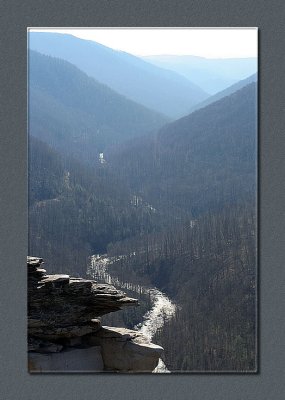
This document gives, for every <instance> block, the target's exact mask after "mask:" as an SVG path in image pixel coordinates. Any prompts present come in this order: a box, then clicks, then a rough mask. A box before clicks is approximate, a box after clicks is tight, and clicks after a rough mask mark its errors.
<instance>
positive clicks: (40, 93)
mask: <svg viewBox="0 0 285 400" xmlns="http://www.w3.org/2000/svg"><path fill="white" fill-rule="evenodd" d="M167 121H168V119H167V118H166V117H165V116H163V115H161V114H158V113H156V112H154V111H152V110H149V109H146V108H145V107H143V106H141V105H139V104H136V103H134V102H132V101H131V100H128V99H126V98H125V97H123V96H121V95H119V94H117V93H115V92H114V91H112V90H111V89H109V88H108V87H107V86H105V85H102V84H100V83H98V82H96V81H95V80H94V79H93V78H90V77H88V76H87V75H85V74H84V73H83V72H82V71H80V70H79V69H77V68H76V67H75V66H73V65H72V64H70V63H68V62H66V61H63V60H60V59H56V58H52V57H48V56H44V55H42V54H39V53H36V52H33V51H30V52H29V132H30V134H31V135H33V136H35V137H38V138H39V139H41V140H43V141H45V142H47V143H48V144H50V145H51V146H52V147H54V148H56V149H58V150H59V151H60V152H61V153H64V154H68V155H72V156H74V157H75V158H77V159H79V160H81V162H83V163H89V164H93V163H94V162H98V160H99V153H100V152H103V151H104V150H105V148H106V147H107V146H109V145H111V144H114V143H120V142H122V141H124V140H126V139H127V138H131V137H135V136H139V135H142V134H146V133H149V132H152V131H155V130H156V129H158V128H160V127H161V126H162V125H163V124H164V123H165V122H167Z"/></svg>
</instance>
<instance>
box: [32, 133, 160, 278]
mask: <svg viewBox="0 0 285 400" xmlns="http://www.w3.org/2000/svg"><path fill="white" fill-rule="evenodd" d="M131 199H132V194H131V192H130V190H129V189H128V187H127V186H126V185H125V184H124V182H123V181H121V180H119V179H118V178H117V177H116V175H115V174H114V173H113V172H112V171H111V170H110V169H109V167H108V165H105V164H104V165H100V166H99V167H98V168H89V167H86V166H83V165H82V164H81V163H79V162H78V161H76V160H74V159H72V158H67V157H62V156H61V155H60V154H59V153H58V152H56V151H55V150H54V149H52V148H50V147H49V146H48V145H47V144H46V143H43V142H42V141H40V140H38V139H36V138H34V137H32V136H30V138H29V253H30V254H38V253H39V252H40V253H41V255H43V256H44V257H45V259H46V262H47V264H48V265H51V266H52V268H54V270H53V271H59V272H65V273H66V272H67V273H73V274H80V275H85V273H86V269H87V257H88V256H90V255H91V254H94V253H97V252H98V253H101V252H106V247H107V245H108V244H109V243H110V242H112V241H113V242H116V241H117V240H123V239H124V238H128V237H132V236H134V235H136V234H145V233H148V232H151V231H152V230H153V229H154V226H157V225H159V216H158V214H157V213H156V214H154V213H152V211H151V210H150V209H149V208H148V207H146V206H145V205H144V204H141V205H140V206H135V205H134V204H133V203H132V201H131Z"/></svg>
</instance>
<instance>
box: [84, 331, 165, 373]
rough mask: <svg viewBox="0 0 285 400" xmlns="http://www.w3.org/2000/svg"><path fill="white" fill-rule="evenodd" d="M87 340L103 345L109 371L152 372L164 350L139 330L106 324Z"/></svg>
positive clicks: (103, 356) (106, 368) (104, 357)
mask: <svg viewBox="0 0 285 400" xmlns="http://www.w3.org/2000/svg"><path fill="white" fill-rule="evenodd" d="M87 341H88V342H89V344H90V345H91V344H96V345H100V346H101V349H102V358H103V362H104V366H105V370H107V371H120V372H152V371H153V370H154V369H155V368H156V366H157V365H158V362H159V358H160V356H161V354H162V352H163V348H162V347H161V346H158V345H156V344H153V343H150V342H149V340H148V339H147V338H146V337H145V336H143V335H142V334H140V333H139V332H137V331H133V330H130V329H125V328H116V327H107V326H104V327H103V328H102V329H100V330H99V331H98V332H97V333H96V334H94V335H90V336H88V339H87Z"/></svg>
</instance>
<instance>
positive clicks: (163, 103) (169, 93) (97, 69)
mask: <svg viewBox="0 0 285 400" xmlns="http://www.w3.org/2000/svg"><path fill="white" fill-rule="evenodd" d="M29 47H30V49H32V50H36V51H39V52H40V53H44V54H47V55H50V56H54V57H60V58H62V59H64V60H66V61H69V62H70V63H72V64H74V65H75V66H77V67H78V68H80V70H82V71H83V72H85V73H86V74H88V75H89V76H90V77H93V78H95V79H96V80H97V81H99V82H101V83H104V84H106V85H108V86H109V87H110V88H112V89H113V90H115V91H116V92H118V93H120V94H122V95H124V96H126V97H127V98H129V99H132V100H133V101H135V102H138V103H140V104H142V105H144V106H145V107H148V108H151V109H153V110H156V111H157V112H159V113H163V114H166V115H167V116H169V117H171V118H178V117H180V116H182V115H184V114H186V113H187V112H188V110H189V109H190V108H191V107H192V106H193V105H194V104H197V103H199V102H201V101H203V100H204V99H205V98H206V97H208V94H207V93H206V92H205V91H204V90H202V89H201V88H200V87H199V86H197V85H196V84H194V83H192V82H191V78H189V79H190V80H189V79H187V78H185V77H183V76H181V75H179V74H177V73H175V72H173V71H169V70H167V69H164V68H158V67H156V66H154V65H152V64H150V63H147V62H145V61H143V60H142V59H140V58H138V57H135V56H133V55H131V54H128V53H125V52H122V51H116V50H113V49H110V48H108V47H106V46H103V45H101V44H100V43H96V42H94V41H88V40H82V39H79V38H77V37H75V36H72V35H66V34H58V33H47V32H42V33H40V32H34V33H33V32H31V33H29Z"/></svg>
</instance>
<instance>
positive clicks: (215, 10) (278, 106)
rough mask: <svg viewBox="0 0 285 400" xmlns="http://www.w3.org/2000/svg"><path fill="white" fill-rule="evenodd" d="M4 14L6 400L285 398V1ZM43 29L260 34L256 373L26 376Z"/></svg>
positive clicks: (54, 5) (49, 8)
mask: <svg viewBox="0 0 285 400" xmlns="http://www.w3.org/2000/svg"><path fill="white" fill-rule="evenodd" d="M0 15H1V16H2V19H1V29H2V32H1V42H2V46H1V59H0V68H1V75H0V76H1V118H0V121H1V131H0V132H1V133H0V140H1V141H0V143H1V145H0V151H1V157H0V167H1V169H0V171H1V175H0V176H1V181H0V183H1V192H0V201H1V214H0V215H1V220H0V227H1V266H2V272H1V275H2V276H1V280H0V293H1V331H0V332H1V351H0V353H1V360H0V382H1V383H0V385H1V389H0V393H1V397H2V398H3V399H5V400H10V399H11V400H14V399H15V400H18V399H21V400H26V399H27V400H28V399H29V400H33V399H37V400H38V399H40V400H46V399H60V400H63V399H68V400H73V399H74V400H75V399H80V400H83V399H94V398H99V399H100V400H101V399H102V400H103V399H112V398H116V399H118V400H120V399H126V400H129V399H130V400H134V399H136V400H137V399H154V400H155V399H164V400H167V399H174V398H175V399H178V400H179V399H198V400H199V399H202V400H204V399H205V400H207V399H215V400H223V399H225V400H229V399H231V400H245V399H246V400H251V399H256V400H271V399H272V400H279V399H280V400H281V399H283V395H284V391H285V388H284V383H283V377H284V376H283V374H284V372H283V371H284V367H283V365H284V361H283V360H284V352H283V353H282V340H284V339H283V337H284V331H285V329H284V317H283V312H284V283H283V282H284V267H283V259H284V250H283V249H284V247H285V246H284V242H285V240H284V239H285V237H284V231H285V229H284V226H283V224H284V211H283V210H284V204H285V201H284V200H285V199H284V198H285V190H284V185H283V181H284V177H283V176H284V169H283V168H284V158H285V157H284V150H283V149H284V134H283V130H284V126H285V123H284V122H285V121H284V119H285V115H284V111H283V110H284V102H285V99H284V93H285V87H284V86H285V82H284V78H282V75H283V71H284V67H285V65H284V64H285V62H284V48H285V37H284V36H285V35H284V26H283V21H284V19H285V6H284V2H283V1H281V0H280V1H279V0H273V1H271V2H270V3H268V1H265V0H259V1H258V0H256V1H250V2H249V1H246V0H240V1H232V2H229V1H228V0H204V1H201V0H199V1H193V0H192V1H182V0H180V1H179V2H174V1H172V0H161V1H154V0H152V1H142V0H120V1H119V0H108V1H106V0H102V1H97V2H95V1H92V0H89V1H86V0H81V1H75V0H64V1H63V0H58V1H50V2H47V1H43V0H37V1H35V0H29V1H25V2H22V1H19V0H12V1H10V2H8V1H6V2H4V1H3V2H2V3H1V4H0ZM37 26H38V27H53V26H54V27H64V26H76V27H80V26H82V27H88V26H89V27H97V26H98V27H100V26H101V27H119V26H124V27H140V26H141V27H258V28H259V303H260V304H259V335H258V336H259V368H258V370H259V373H258V374H248V375H246V374H243V375H235V374H233V375H228V374H218V375H216V374H215V375H208V374H206V375H205V374H204V375H203V374H202V375H191V374H181V375H159V376H158V375H115V374H111V375H110V374H102V375H98V374H95V375H84V374H81V375H74V374H71V375H62V374H59V375H36V376H35V375H30V374H29V373H28V370H27V345H26V343H27V337H26V331H27V326H26V315H27V304H26V293H27V285H26V269H25V265H26V255H27V128H26V126H27V114H26V110H27V108H26V107H27V67H26V55H27V46H26V44H27V28H28V27H37ZM282 217H283V219H282ZM282 223H283V224H282ZM282 244H283V246H282ZM282 250H283V251H282ZM283 343H284V342H283Z"/></svg>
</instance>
